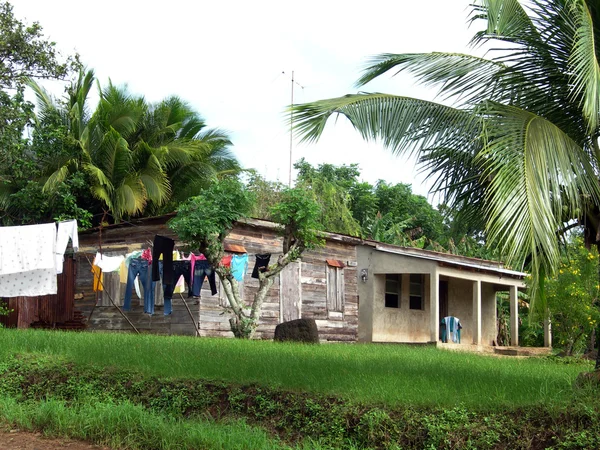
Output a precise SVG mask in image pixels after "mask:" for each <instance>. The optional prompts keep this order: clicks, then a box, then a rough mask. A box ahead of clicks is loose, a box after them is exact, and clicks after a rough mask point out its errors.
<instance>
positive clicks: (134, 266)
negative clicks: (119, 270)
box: [123, 258, 158, 314]
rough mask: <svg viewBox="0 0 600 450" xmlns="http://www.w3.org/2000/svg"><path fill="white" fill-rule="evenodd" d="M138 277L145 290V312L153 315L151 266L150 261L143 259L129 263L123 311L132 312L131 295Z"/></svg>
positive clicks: (135, 259) (132, 260) (136, 259)
mask: <svg viewBox="0 0 600 450" xmlns="http://www.w3.org/2000/svg"><path fill="white" fill-rule="evenodd" d="M157 265H158V264H157ZM138 276H139V278H140V281H141V284H142V286H143V288H144V312H145V313H146V314H152V313H153V312H154V283H153V282H152V277H151V274H150V264H149V263H148V260H146V259H143V258H134V259H131V261H130V263H129V269H128V274H127V286H126V287H125V300H124V302H123V310H124V311H129V310H131V294H132V291H133V285H134V280H135V279H136V277H138Z"/></svg>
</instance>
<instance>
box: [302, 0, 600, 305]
mask: <svg viewBox="0 0 600 450" xmlns="http://www.w3.org/2000/svg"><path fill="white" fill-rule="evenodd" d="M471 8H472V12H471V22H473V23H474V24H475V25H483V26H482V28H481V29H480V31H478V32H477V33H476V34H475V36H474V37H473V40H472V44H473V46H483V45H486V48H490V50H489V51H488V53H487V55H489V56H490V58H489V59H484V58H479V57H475V56H471V55H466V54H457V53H439V52H434V53H425V54H418V53H407V54H391V53H385V54H381V55H379V56H375V57H373V58H372V59H371V60H370V61H369V62H368V64H367V66H366V68H365V70H364V73H363V75H362V76H361V77H360V79H359V80H358V82H357V84H358V85H359V86H363V85H365V84H366V83H368V82H369V81H371V80H373V79H374V78H377V77H379V76H381V75H383V74H384V73H387V72H388V71H390V70H394V72H395V73H400V72H406V73H410V74H413V75H414V76H415V77H416V78H417V79H418V80H419V81H420V82H421V83H423V84H424V85H428V86H432V87H436V88H438V90H439V94H440V97H441V98H442V99H443V100H445V101H446V102H445V104H441V103H435V102H430V101H424V100H420V99H416V98H410V97H403V96H396V95H389V94H382V93H373V94H370V93H359V94H353V95H347V96H344V97H340V98H333V99H327V100H321V101H317V102H313V103H308V104H304V105H296V106H294V107H293V110H294V111H293V118H294V121H295V127H296V131H297V132H298V133H299V134H300V135H301V136H302V137H303V139H304V140H307V141H311V140H315V139H318V138H319V136H320V135H321V133H322V132H323V129H324V127H325V125H326V122H327V120H328V119H329V118H330V117H331V116H334V115H338V114H341V115H343V116H345V117H347V118H348V119H349V120H350V121H351V123H352V125H353V126H354V127H355V128H356V129H357V130H358V131H359V133H361V135H362V136H363V137H364V138H365V139H369V140H376V139H377V140H380V141H381V142H382V143H383V144H384V145H385V146H386V147H387V148H389V149H390V150H391V151H392V152H394V153H407V152H414V153H415V154H417V155H418V156H419V160H420V163H421V164H422V166H423V168H424V169H426V170H430V171H431V176H432V177H433V179H434V189H435V190H439V191H441V192H443V193H444V194H445V198H446V203H447V204H449V205H450V206H452V207H453V208H455V209H457V210H461V211H464V215H465V217H470V218H472V219H475V218H476V217H477V216H478V215H479V216H480V217H481V216H482V217H484V219H485V224H486V234H487V239H488V243H489V244H493V245H494V246H495V247H496V248H497V249H498V250H499V251H500V252H501V255H502V256H504V257H506V258H507V259H508V262H509V263H510V264H511V265H512V266H513V267H518V268H520V267H523V266H524V264H527V265H528V266H529V267H530V268H531V272H532V275H533V277H534V280H535V282H534V283H533V285H532V287H533V291H532V295H533V299H534V300H536V299H537V300H543V295H541V296H540V295H538V294H539V293H538V288H539V287H540V286H541V285H542V283H543V282H542V280H543V278H544V276H545V275H546V274H548V275H553V274H554V273H555V272H556V271H557V270H558V266H559V264H560V249H559V244H558V242H557V239H556V235H557V233H558V232H559V231H560V230H562V229H563V226H564V224H565V223H567V222H568V221H569V220H570V219H574V220H577V219H582V218H583V216H584V215H585V216H586V218H587V220H585V221H582V223H585V224H586V226H587V227H589V228H591V229H590V230H589V231H590V232H589V233H588V234H587V235H588V236H598V234H597V233H596V231H597V229H596V227H597V226H598V225H599V224H600V221H599V220H598V219H599V218H600V214H598V211H599V209H598V208H597V205H598V204H599V203H600V202H599V199H600V185H599V183H598V177H597V173H596V170H595V167H596V166H597V164H598V155H599V154H600V152H599V147H598V141H597V139H598V136H599V135H600V126H599V123H600V113H599V111H600V108H599V107H598V105H600V90H599V89H598V84H599V83H600V69H599V67H600V64H599V60H600V57H599V55H600V50H599V49H600V45H598V24H599V23H600V8H598V7H597V5H596V3H595V2H593V1H588V0H569V1H565V0H534V1H532V2H527V7H525V6H524V5H523V4H522V3H521V2H519V1H517V0H482V1H481V2H479V3H475V4H474V5H472V7H471ZM488 46H489V47H488ZM447 104H451V106H447Z"/></svg>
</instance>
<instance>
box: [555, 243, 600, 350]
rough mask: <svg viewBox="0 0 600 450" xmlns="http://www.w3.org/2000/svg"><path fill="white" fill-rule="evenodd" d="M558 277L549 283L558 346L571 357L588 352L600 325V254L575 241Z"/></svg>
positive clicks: (569, 246)
mask: <svg viewBox="0 0 600 450" xmlns="http://www.w3.org/2000/svg"><path fill="white" fill-rule="evenodd" d="M566 250H567V252H566V254H565V255H564V256H563V257H562V261H561V264H560V267H559V270H558V274H557V275H556V277H553V278H551V279H549V280H548V281H547V282H546V290H547V297H548V306H549V308H550V313H551V317H552V334H553V338H554V342H555V345H556V346H558V347H561V348H562V349H563V350H564V351H565V353H566V354H567V355H571V354H573V353H574V352H578V351H581V350H583V349H584V348H585V346H586V344H587V342H588V339H589V338H590V336H591V334H592V332H593V331H594V329H595V328H596V327H597V326H598V323H600V312H599V311H598V294H599V293H600V286H599V284H598V251H597V250H596V249H593V250H588V249H586V248H585V246H584V242H583V238H582V237H580V236H577V237H574V238H572V240H571V241H570V242H569V243H568V245H567V247H566Z"/></svg>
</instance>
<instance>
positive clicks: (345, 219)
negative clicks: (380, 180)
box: [294, 158, 360, 236]
mask: <svg viewBox="0 0 600 450" xmlns="http://www.w3.org/2000/svg"><path fill="white" fill-rule="evenodd" d="M294 168H295V169H297V170H298V177H297V181H296V186H298V187H301V188H303V189H304V190H305V191H306V193H307V194H308V195H311V196H312V198H313V200H314V201H315V202H316V203H317V204H318V205H319V207H320V212H319V216H320V217H319V222H320V223H321V225H322V227H323V228H324V229H325V230H327V231H330V232H332V233H341V234H348V235H350V236H358V235H360V225H359V223H358V222H357V221H356V219H355V218H354V217H353V215H352V210H351V200H352V197H351V196H350V188H351V187H352V186H353V185H354V184H356V182H357V181H356V180H357V178H358V176H359V175H360V172H359V170H358V166H357V165H356V164H351V165H350V166H346V165H341V166H334V165H332V164H320V165H319V167H317V168H315V167H313V166H311V165H310V164H309V163H308V162H306V160H305V159H304V158H302V159H300V160H299V161H297V162H296V163H295V164H294Z"/></svg>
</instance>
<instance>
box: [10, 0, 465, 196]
mask: <svg viewBox="0 0 600 450" xmlns="http://www.w3.org/2000/svg"><path fill="white" fill-rule="evenodd" d="M12 3H13V5H14V12H15V15H16V16H17V17H18V18H19V19H21V20H25V21H26V22H27V23H30V22H33V21H38V22H40V24H41V25H42V27H43V29H44V33H45V35H46V36H47V37H49V38H50V39H51V40H53V41H55V42H56V43H57V47H58V48H59V50H60V51H61V52H63V53H64V54H72V53H74V52H78V53H79V54H80V56H81V60H82V61H83V62H84V64H86V65H87V66H88V67H89V68H93V69H94V70H95V72H96V75H97V77H98V79H99V80H100V82H101V83H102V84H105V83H106V82H107V80H108V79H109V78H110V79H111V80H112V81H113V83H114V84H118V85H121V84H126V85H127V86H128V87H129V89H130V91H131V92H132V93H135V94H141V95H144V96H145V97H146V99H147V100H148V101H151V102H157V101H159V100H161V99H163V98H165V97H167V96H169V95H177V96H179V97H181V98H182V99H184V100H185V101H187V102H189V103H190V104H191V105H192V106H193V107H194V108H195V109H196V110H197V111H199V112H200V113H201V114H202V116H203V117H204V118H205V120H206V122H207V124H208V126H209V127H218V128H222V129H226V130H228V131H229V132H230V133H231V136H232V140H233V143H234V147H233V149H234V152H235V154H236V155H237V157H238V158H239V160H240V161H241V163H242V165H243V166H244V167H247V168H255V169H257V170H258V171H259V172H261V173H262V174H263V175H265V176H266V177H267V178H268V179H271V180H276V179H279V180H280V181H282V182H285V183H287V181H288V168H289V157H290V135H289V123H286V121H285V119H284V109H285V107H286V106H287V105H289V104H290V101H291V74H292V71H294V74H295V80H296V82H297V84H295V86H294V101H295V103H304V102H309V101H313V100H318V99H323V98H330V97H338V96H341V95H344V94H348V93H355V92H357V89H356V88H355V87H354V82H355V81H356V79H357V78H358V76H359V74H360V69H361V67H362V65H363V64H364V63H365V61H366V59H367V58H368V57H369V56H372V55H375V54H378V53H387V52H390V53H408V52H430V51H452V52H467V51H469V50H468V48H467V44H468V42H469V39H470V38H471V37H472V35H473V33H474V32H475V30H474V29H469V28H468V26H467V15H468V13H469V8H468V5H469V3H471V0H429V1H427V2H425V1H414V0H396V1H390V0H387V1H383V0H371V1H368V2H353V1H338V0H319V1H315V0H302V1H299V2H290V1H285V0H280V1H262V0H255V1H241V0H240V1H224V0H221V1H210V2H209V1H191V0H186V1H177V0H174V1H171V2H165V1H152V0H148V1H144V2H142V1H139V2H138V1H132V0H120V1H116V0H103V1H100V2H98V1H96V2H91V1H85V0H52V1H49V0H12ZM282 72H284V73H282ZM363 90H365V91H371V92H388V93H394V94H398V95H410V96H416V97H421V98H427V99H432V98H433V93H431V92H429V91H427V90H426V89H423V88H421V87H418V86H415V84H414V83H413V81H412V80H411V79H410V78H408V77H405V76H401V77H400V76H398V77H393V78H392V77H391V75H385V76H383V77H382V78H381V79H380V80H376V81H374V82H372V83H370V84H368V85H367V86H366V87H365V88H364V89H363ZM55 94H56V95H60V94H61V92H60V90H58V89H57V92H55ZM300 157H305V158H306V159H307V160H308V161H309V162H310V163H312V164H314V165H317V164H320V163H333V164H351V163H358V164H359V167H360V169H361V172H362V178H363V179H364V180H365V181H369V182H371V183H374V182H376V181H377V180H378V179H384V180H386V181H388V182H394V183H396V182H403V183H409V184H412V186H413V191H414V192H415V193H419V194H422V195H426V194H427V191H428V188H427V183H426V182H424V175H422V174H421V175H419V174H417V173H416V171H415V168H414V164H413V163H412V162H410V161H407V159H406V158H405V157H401V158H399V157H395V156H392V155H391V154H390V152H389V151H387V150H385V149H384V148H383V147H382V146H381V145H379V144H376V143H373V144H367V143H365V142H364V141H363V140H362V139H361V138H360V136H359V135H358V133H356V132H355V131H354V130H353V129H352V127H351V126H350V125H349V124H348V123H347V121H345V120H339V121H337V122H336V123H334V122H333V121H331V123H330V124H329V126H328V127H327V128H326V131H325V134H324V136H323V137H322V138H321V140H320V141H319V142H318V143H317V144H298V143H297V142H294V145H293V161H296V160H297V159H299V158H300ZM430 199H431V197H430Z"/></svg>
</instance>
